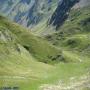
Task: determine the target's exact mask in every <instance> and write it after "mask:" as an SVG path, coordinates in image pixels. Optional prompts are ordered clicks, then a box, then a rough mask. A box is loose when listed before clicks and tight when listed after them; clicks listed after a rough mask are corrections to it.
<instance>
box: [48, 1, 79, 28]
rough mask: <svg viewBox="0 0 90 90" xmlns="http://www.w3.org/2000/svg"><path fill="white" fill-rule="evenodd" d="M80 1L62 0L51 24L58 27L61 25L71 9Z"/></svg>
mask: <svg viewBox="0 0 90 90" xmlns="http://www.w3.org/2000/svg"><path fill="white" fill-rule="evenodd" d="M78 2H79V0H61V1H60V3H59V5H58V7H57V9H56V11H55V12H54V14H53V15H52V17H51V19H50V21H49V24H52V25H54V26H56V29H57V28H58V27H59V26H61V25H62V24H63V22H64V21H65V20H66V18H67V17H68V12H69V10H70V9H71V8H72V7H73V6H74V5H75V4H76V3H78Z"/></svg>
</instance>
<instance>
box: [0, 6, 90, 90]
mask: <svg viewBox="0 0 90 90" xmlns="http://www.w3.org/2000/svg"><path fill="white" fill-rule="evenodd" d="M89 18H90V11H89V7H88V8H83V9H81V10H78V11H76V10H75V11H74V10H72V11H71V12H70V16H69V19H68V20H67V21H66V22H65V23H64V25H63V26H62V27H61V28H60V29H59V30H58V31H57V33H54V34H51V35H48V36H46V39H47V40H49V41H50V42H51V43H50V42H47V41H46V40H45V39H42V38H41V37H37V36H35V35H33V34H32V33H30V32H29V31H28V30H27V29H26V28H23V27H21V26H19V25H18V24H16V23H13V22H10V21H9V20H7V19H6V18H4V17H2V16H0V87H5V86H6V87H8V86H9V87H12V88H13V87H18V88H19V89H20V90H48V89H49V90H53V88H54V90H65V89H66V90H67V89H68V88H69V89H70V90H74V89H76V90H88V89H90V87H89V85H90V56H89V55H90V49H89V44H90V42H89V41H90V38H89V29H90V20H89ZM52 44H53V45H52ZM38 61H39V62H38ZM61 61H62V62H61ZM43 62H44V63H43Z"/></svg>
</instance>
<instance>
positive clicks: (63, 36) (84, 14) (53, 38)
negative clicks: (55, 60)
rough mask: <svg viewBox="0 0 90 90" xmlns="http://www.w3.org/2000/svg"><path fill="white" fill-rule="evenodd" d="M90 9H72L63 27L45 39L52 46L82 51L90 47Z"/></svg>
mask: <svg viewBox="0 0 90 90" xmlns="http://www.w3.org/2000/svg"><path fill="white" fill-rule="evenodd" d="M89 35H90V7H85V8H82V9H77V10H76V9H75V10H74V9H73V10H71V12H70V15H69V18H68V19H67V20H66V22H65V23H64V25H63V26H62V27H60V29H59V30H58V31H57V32H56V33H54V34H53V35H47V36H46V38H47V39H48V40H49V41H50V42H52V43H53V44H54V45H57V46H60V47H63V48H67V49H69V50H72V49H73V50H78V51H84V50H86V49H88V50H89V46H90V38H89Z"/></svg>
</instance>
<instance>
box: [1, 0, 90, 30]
mask: <svg viewBox="0 0 90 90" xmlns="http://www.w3.org/2000/svg"><path fill="white" fill-rule="evenodd" d="M79 1H80V2H79ZM78 2H79V3H78ZM76 3H78V4H76ZM86 5H90V0H0V12H1V13H3V14H4V15H6V16H7V17H9V18H10V19H11V20H13V21H15V22H17V23H19V24H22V25H23V26H25V27H29V28H31V27H33V26H35V25H37V24H39V22H41V21H44V20H49V24H52V25H53V26H55V27H56V29H57V28H58V27H59V26H60V25H62V24H63V22H64V21H65V20H66V18H67V17H68V12H69V10H70V9H71V8H72V7H73V6H74V8H77V7H78V6H79V7H83V6H86Z"/></svg>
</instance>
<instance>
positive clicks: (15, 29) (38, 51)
mask: <svg viewBox="0 0 90 90" xmlns="http://www.w3.org/2000/svg"><path fill="white" fill-rule="evenodd" d="M0 26H3V27H5V28H7V29H9V31H10V32H11V33H13V34H14V35H15V36H16V37H17V39H16V40H17V42H18V43H19V44H21V45H22V46H23V47H24V48H25V49H27V51H29V52H30V53H31V54H32V56H34V57H35V58H37V60H39V61H42V62H45V63H53V60H51V57H52V56H53V57H55V56H57V55H61V54H62V53H61V51H60V50H58V49H57V48H55V47H54V46H52V45H51V44H49V43H48V42H46V41H45V40H42V39H40V38H39V37H35V36H33V35H32V34H31V33H30V32H29V31H28V30H26V29H25V28H22V27H21V26H19V25H17V24H15V23H11V22H9V21H7V20H6V19H4V18H2V17H1V20H0ZM58 61H59V60H58V58H57V62H58ZM55 62H56V61H55ZM55 62H54V63H55Z"/></svg>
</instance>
